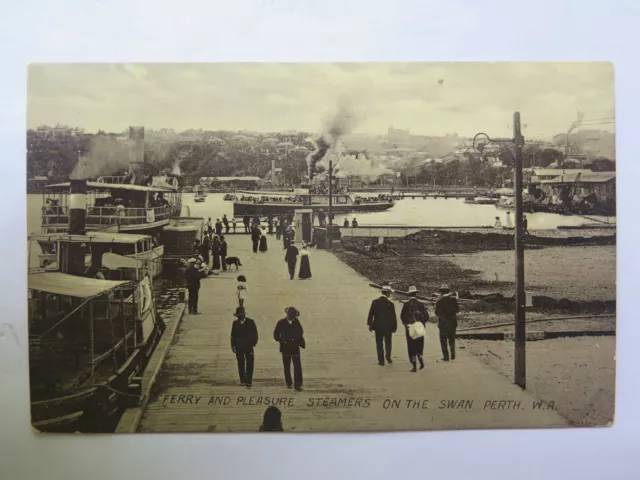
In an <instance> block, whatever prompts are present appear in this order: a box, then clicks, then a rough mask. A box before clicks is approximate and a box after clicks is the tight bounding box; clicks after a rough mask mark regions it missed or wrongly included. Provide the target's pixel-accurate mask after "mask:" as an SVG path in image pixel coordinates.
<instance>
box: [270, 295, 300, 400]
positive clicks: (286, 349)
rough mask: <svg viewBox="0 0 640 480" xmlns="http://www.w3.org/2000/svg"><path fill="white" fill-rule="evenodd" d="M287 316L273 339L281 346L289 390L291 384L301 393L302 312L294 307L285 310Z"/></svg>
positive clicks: (277, 327) (274, 333)
mask: <svg viewBox="0 0 640 480" xmlns="http://www.w3.org/2000/svg"><path fill="white" fill-rule="evenodd" d="M285 312H286V314H287V316H286V318H283V319H282V320H280V321H279V322H278V323H277V324H276V329H275V330H274V331H273V338H274V339H275V341H276V342H278V343H279V344H280V353H282V364H283V366H284V380H285V382H286V384H287V388H291V384H292V383H293V385H294V386H295V389H296V390H297V391H298V392H299V391H301V390H302V361H301V359H300V349H301V348H305V347H306V344H305V340H304V331H303V329H302V325H301V324H300V320H298V317H299V316H300V312H298V310H296V309H295V308H294V307H289V308H287V309H285ZM291 363H293V381H292V380H291Z"/></svg>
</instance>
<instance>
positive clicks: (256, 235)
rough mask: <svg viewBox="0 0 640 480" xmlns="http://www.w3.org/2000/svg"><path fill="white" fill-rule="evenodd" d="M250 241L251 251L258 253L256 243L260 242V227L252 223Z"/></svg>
mask: <svg viewBox="0 0 640 480" xmlns="http://www.w3.org/2000/svg"><path fill="white" fill-rule="evenodd" d="M251 242H253V253H258V243H259V242H260V229H259V228H258V227H257V226H256V225H254V226H253V229H252V230H251Z"/></svg>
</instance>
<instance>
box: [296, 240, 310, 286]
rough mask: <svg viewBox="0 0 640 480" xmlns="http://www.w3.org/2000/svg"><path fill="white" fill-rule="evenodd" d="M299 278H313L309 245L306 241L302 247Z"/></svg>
mask: <svg viewBox="0 0 640 480" xmlns="http://www.w3.org/2000/svg"><path fill="white" fill-rule="evenodd" d="M298 278H299V279H301V280H306V279H307V278H311V263H309V246H308V245H307V244H306V243H303V244H302V248H301V249H300V272H299V273H298Z"/></svg>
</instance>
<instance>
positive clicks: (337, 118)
mask: <svg viewBox="0 0 640 480" xmlns="http://www.w3.org/2000/svg"><path fill="white" fill-rule="evenodd" d="M354 124H355V116H354V114H353V112H352V111H351V109H350V108H349V107H348V105H347V104H345V103H343V104H341V105H340V106H339V107H338V111H337V112H336V114H335V115H334V116H333V117H331V118H330V119H329V120H328V122H327V125H326V127H325V129H324V132H323V133H322V134H321V135H320V136H318V137H317V138H311V139H308V140H309V141H310V142H312V143H313V145H314V146H315V150H314V151H313V152H311V153H310V154H309V155H307V167H308V169H309V181H311V180H312V179H313V174H314V173H315V171H316V165H317V164H318V162H320V161H321V160H322V159H323V158H325V156H326V155H327V152H329V151H330V150H332V149H334V148H335V147H336V146H337V145H338V142H339V141H340V139H341V138H342V137H343V136H344V135H347V134H349V133H350V132H351V130H352V129H353V126H354Z"/></svg>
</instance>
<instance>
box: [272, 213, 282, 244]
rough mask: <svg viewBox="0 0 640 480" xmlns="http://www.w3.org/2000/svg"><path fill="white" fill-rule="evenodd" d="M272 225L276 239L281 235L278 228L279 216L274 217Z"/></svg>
mask: <svg viewBox="0 0 640 480" xmlns="http://www.w3.org/2000/svg"><path fill="white" fill-rule="evenodd" d="M273 226H274V228H275V230H276V240H280V237H281V236H282V230H281V229H280V228H281V225H280V219H279V218H276V219H275V220H274V221H273Z"/></svg>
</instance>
